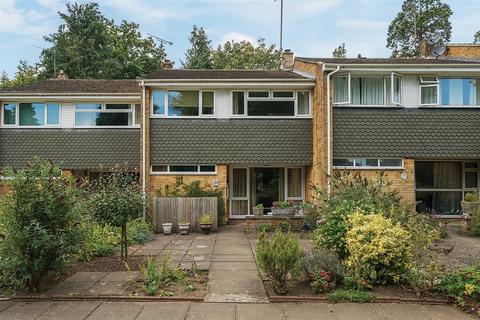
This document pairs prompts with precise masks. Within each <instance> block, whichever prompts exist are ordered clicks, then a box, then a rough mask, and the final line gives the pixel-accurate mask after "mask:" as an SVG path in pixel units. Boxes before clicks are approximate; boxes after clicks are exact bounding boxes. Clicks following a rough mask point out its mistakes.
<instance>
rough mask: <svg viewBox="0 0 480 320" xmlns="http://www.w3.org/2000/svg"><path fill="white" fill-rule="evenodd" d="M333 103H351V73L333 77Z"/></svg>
mask: <svg viewBox="0 0 480 320" xmlns="http://www.w3.org/2000/svg"><path fill="white" fill-rule="evenodd" d="M333 89H334V91H333V103H334V104H336V103H338V104H348V103H350V94H349V92H350V74H348V75H346V76H337V77H335V78H333Z"/></svg>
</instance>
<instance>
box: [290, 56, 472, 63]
mask: <svg viewBox="0 0 480 320" xmlns="http://www.w3.org/2000/svg"><path fill="white" fill-rule="evenodd" d="M295 59H298V60H301V61H306V62H313V63H318V62H324V63H337V64H406V65H415V64H440V65H442V64H479V65H480V62H479V61H472V60H468V59H464V60H460V59H447V58H439V59H423V58H408V59H407V58H404V59H399V58H308V57H295Z"/></svg>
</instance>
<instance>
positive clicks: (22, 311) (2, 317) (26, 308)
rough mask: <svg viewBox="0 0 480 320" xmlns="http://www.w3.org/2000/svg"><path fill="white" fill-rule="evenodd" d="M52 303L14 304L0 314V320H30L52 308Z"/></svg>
mask: <svg viewBox="0 0 480 320" xmlns="http://www.w3.org/2000/svg"><path fill="white" fill-rule="evenodd" d="M52 304H53V303H52V302H40V303H38V302H37V303H35V302H20V303H15V304H13V305H12V306H10V307H9V308H7V309H5V310H3V311H2V312H1V313H0V320H12V319H15V320H32V319H36V318H38V317H39V316H40V315H41V314H43V313H44V312H45V311H47V310H48V308H50V307H51V306H52Z"/></svg>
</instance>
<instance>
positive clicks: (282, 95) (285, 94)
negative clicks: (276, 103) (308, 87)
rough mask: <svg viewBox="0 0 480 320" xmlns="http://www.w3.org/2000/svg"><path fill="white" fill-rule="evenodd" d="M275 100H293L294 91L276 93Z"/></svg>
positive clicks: (274, 94) (274, 93)
mask: <svg viewBox="0 0 480 320" xmlns="http://www.w3.org/2000/svg"><path fill="white" fill-rule="evenodd" d="M273 97H274V98H293V91H274V92H273Z"/></svg>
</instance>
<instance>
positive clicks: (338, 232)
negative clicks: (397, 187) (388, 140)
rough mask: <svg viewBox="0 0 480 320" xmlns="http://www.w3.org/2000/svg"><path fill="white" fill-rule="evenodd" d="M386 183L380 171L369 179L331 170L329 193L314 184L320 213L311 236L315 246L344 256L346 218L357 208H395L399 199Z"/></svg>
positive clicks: (361, 209)
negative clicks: (332, 174) (373, 177)
mask: <svg viewBox="0 0 480 320" xmlns="http://www.w3.org/2000/svg"><path fill="white" fill-rule="evenodd" d="M390 185H391V183H390V182H389V181H388V180H387V179H386V176H385V175H384V174H383V173H380V174H379V175H378V177H377V178H376V179H375V180H371V179H367V178H364V177H362V176H361V175H360V174H359V173H355V174H351V173H350V172H335V173H334V176H333V178H332V193H331V194H330V195H328V194H326V193H324V192H323V191H322V189H321V188H318V187H315V186H314V187H313V191H314V194H315V199H316V202H318V203H320V204H321V206H320V210H318V212H319V215H320V216H318V217H317V218H316V220H318V221H320V222H321V223H320V224H319V225H318V227H317V230H315V232H314V233H313V237H312V238H313V240H314V241H315V242H316V244H317V246H319V247H324V248H327V249H330V250H334V251H335V252H337V254H338V255H339V257H340V258H341V259H345V258H346V257H347V256H348V251H347V248H346V243H345V234H346V233H347V230H348V217H349V216H350V214H352V213H353V212H357V211H360V212H388V211H390V210H392V209H394V208H397V207H398V206H399V200H400V199H399V197H398V194H397V192H396V191H392V190H390V188H389V187H390ZM309 219H310V220H311V219H313V217H309Z"/></svg>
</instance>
